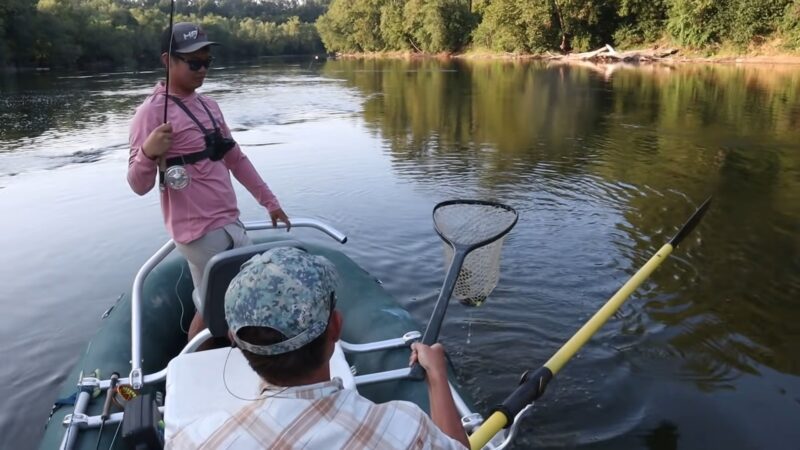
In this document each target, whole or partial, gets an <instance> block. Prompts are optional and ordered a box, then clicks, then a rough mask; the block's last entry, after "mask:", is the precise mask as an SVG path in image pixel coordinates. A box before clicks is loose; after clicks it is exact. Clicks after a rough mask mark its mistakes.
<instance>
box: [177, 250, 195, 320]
mask: <svg viewBox="0 0 800 450" xmlns="http://www.w3.org/2000/svg"><path fill="white" fill-rule="evenodd" d="M182 279H183V264H181V274H180V275H178V281H176V282H175V296H176V297H178V304H179V305H181V318H180V319H178V325H180V327H181V331H183V334H189V330H187V329H185V328H183V315H184V313H185V311H186V308H184V307H183V300H182V299H181V294H180V292H178V285H179V284H180V283H181V280H182ZM192 285H194V283H192ZM198 295H199V294H198Z"/></svg>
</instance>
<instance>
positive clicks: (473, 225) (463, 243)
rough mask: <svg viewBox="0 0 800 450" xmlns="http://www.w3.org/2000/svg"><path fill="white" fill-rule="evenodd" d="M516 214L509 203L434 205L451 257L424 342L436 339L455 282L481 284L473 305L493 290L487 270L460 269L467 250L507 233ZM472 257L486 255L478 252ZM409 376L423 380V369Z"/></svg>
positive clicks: (435, 223)
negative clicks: (479, 271) (481, 271)
mask: <svg viewBox="0 0 800 450" xmlns="http://www.w3.org/2000/svg"><path fill="white" fill-rule="evenodd" d="M517 217H518V214H517V212H516V211H515V210H514V209H513V208H511V207H510V206H506V205H503V204H500V203H496V202H487V201H482V200H449V201H446V202H441V203H439V204H437V205H436V206H435V207H434V208H433V226H434V228H435V229H436V232H437V233H438V234H439V236H440V237H441V238H442V240H444V241H445V242H446V243H447V244H449V245H450V247H451V249H452V251H453V260H452V261H451V262H450V267H449V268H448V269H447V276H446V277H445V279H444V283H443V285H442V290H441V291H440V292H439V298H438V299H437V300H436V306H435V307H434V308H433V313H432V314H431V318H430V320H429V321H428V327H427V328H426V329H425V334H424V335H423V336H422V343H423V344H425V345H433V344H434V343H435V342H436V340H437V339H438V338H439V330H440V329H441V327H442V320H444V315H445V312H447V303H448V302H449V301H450V296H451V295H452V293H453V289H454V288H455V287H456V285H457V284H458V283H461V284H470V285H476V284H477V285H480V286H479V289H477V290H476V293H475V294H473V295H474V296H475V297H476V298H475V299H474V300H473V301H472V303H474V304H480V303H482V302H483V300H484V299H485V298H486V296H488V295H489V293H490V292H491V291H492V289H494V283H491V282H489V283H486V282H485V281H487V280H488V281H491V280H489V279H490V278H491V277H488V276H487V275H488V274H487V273H478V271H469V272H467V271H466V270H465V271H464V272H461V266H462V265H463V264H464V261H465V259H466V257H467V255H468V254H469V253H470V252H472V251H473V250H476V249H479V248H481V247H485V246H487V245H489V244H491V243H493V242H496V241H497V240H498V239H500V238H502V237H503V236H505V235H506V234H508V232H509V231H511V229H512V228H514V225H515V224H516V223H517ZM498 251H499V249H498ZM474 256H476V257H478V258H481V257H482V256H484V257H485V255H479V254H475V255H474ZM495 282H496V279H495ZM408 376H409V378H411V379H414V380H422V379H424V378H425V370H424V369H423V368H422V366H420V365H419V364H414V366H413V367H412V368H411V372H410V373H409V375H408Z"/></svg>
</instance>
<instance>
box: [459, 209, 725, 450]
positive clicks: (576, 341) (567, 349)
mask: <svg viewBox="0 0 800 450" xmlns="http://www.w3.org/2000/svg"><path fill="white" fill-rule="evenodd" d="M710 204H711V197H709V198H708V199H706V201H705V202H703V204H702V205H700V207H699V208H697V209H696V210H695V212H694V214H692V216H691V217H689V220H687V221H686V223H684V224H683V226H682V227H681V229H680V230H678V233H677V234H675V237H673V238H672V239H670V241H669V242H667V243H666V244H664V245H663V246H662V247H661V248H660V249H659V250H658V251H657V252H656V254H655V255H653V256H652V257H651V258H650V259H649V260H648V261H647V262H646V263H645V264H644V265H643V266H642V267H641V268H640V269H639V270H638V271H637V272H636V273H635V274H633V276H632V277H631V278H630V279H629V280H628V281H627V282H626V283H625V284H624V285H623V286H622V287H621V288H620V289H619V290H618V291H617V293H616V294H614V295H613V296H612V297H611V298H610V299H608V301H607V302H606V304H605V305H603V307H602V308H600V309H599V310H598V311H597V312H596V313H595V314H594V316H592V318H591V319H589V320H588V321H587V322H586V323H585V324H584V325H583V326H582V327H581V329H580V330H578V331H577V332H576V333H575V334H574V335H573V336H572V337H571V338H570V339H569V340H568V341H567V342H566V343H565V344H564V345H563V346H561V348H560V349H558V351H557V352H556V353H555V354H554V355H553V356H552V357H550V359H549V360H548V361H547V362H546V363H544V365H543V366H542V367H540V368H538V369H536V370H535V371H533V372H530V371H527V372H525V373H524V374H523V375H522V378H521V380H520V385H519V387H517V389H516V390H515V391H514V392H512V393H511V395H509V396H508V397H507V398H506V399H505V401H503V403H502V404H501V405H500V406H497V407H496V408H494V410H493V412H492V414H491V415H490V416H489V418H488V419H487V420H486V421H485V422H484V423H483V424H482V425H481V426H480V427H479V428H478V429H477V430H475V432H474V433H472V435H470V437H469V444H470V448H471V449H472V450H478V449H480V448H482V447H483V446H484V445H486V443H488V442H489V441H490V440H491V439H492V437H494V435H495V434H497V433H498V432H499V431H500V430H501V429H503V428H505V427H506V426H508V425H511V424H512V423H513V421H514V418H515V417H516V416H517V414H518V413H519V412H520V411H522V410H523V409H524V408H526V407H528V406H529V405H531V404H532V403H533V401H535V400H536V399H538V398H539V397H541V396H542V394H544V390H545V388H546V387H547V383H549V382H550V380H552V379H553V376H555V374H556V373H558V371H559V370H561V368H562V367H564V365H565V364H566V363H567V362H568V361H569V360H570V359H571V358H572V357H573V356H575V353H577V352H578V350H580V349H581V347H583V346H584V344H586V342H588V341H589V339H591V338H592V336H593V335H594V334H595V333H596V332H597V331H598V330H599V329H600V327H602V326H603V325H604V324H605V323H606V321H608V319H609V318H610V317H611V316H612V315H613V314H614V313H615V312H617V310H618V309H619V308H620V307H621V306H622V304H623V303H625V301H626V300H627V299H628V297H629V296H630V295H631V294H632V293H633V292H634V291H635V290H636V289H637V288H638V287H639V286H640V285H641V284H642V283H643V282H644V281H645V280H646V279H647V277H649V276H650V274H652V273H653V271H654V270H656V268H658V266H659V265H660V264H661V263H662V262H664V260H665V259H667V257H669V255H670V253H672V251H673V250H674V249H675V248H676V247H677V246H678V245H679V244H680V243H681V241H683V239H684V238H686V236H688V235H689V233H691V232H692V230H694V228H695V227H696V226H697V224H698V223H700V219H702V218H703V215H704V214H705V213H706V210H708V207H709V205H710Z"/></svg>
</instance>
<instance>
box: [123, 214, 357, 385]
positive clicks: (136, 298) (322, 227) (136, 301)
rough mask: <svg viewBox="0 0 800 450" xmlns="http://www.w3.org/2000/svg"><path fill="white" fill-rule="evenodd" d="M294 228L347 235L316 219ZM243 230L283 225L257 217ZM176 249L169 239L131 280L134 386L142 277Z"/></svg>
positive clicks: (138, 372)
mask: <svg viewBox="0 0 800 450" xmlns="http://www.w3.org/2000/svg"><path fill="white" fill-rule="evenodd" d="M292 226H293V227H294V228H313V229H316V230H319V231H322V232H323V233H325V234H327V235H328V236H330V237H331V238H333V239H334V240H336V241H338V242H339V243H342V244H344V243H345V242H347V236H345V235H344V233H342V232H341V231H339V230H337V229H336V228H334V227H332V226H330V225H328V224H326V223H324V222H321V221H319V220H316V219H304V218H298V219H294V220H293V221H292ZM244 227H245V229H246V230H267V229H272V228H278V229H281V228H286V224H283V223H280V224H278V226H277V227H273V226H272V223H271V222H267V221H266V220H258V221H253V222H247V223H245V224H244ZM174 249H175V242H174V241H173V240H172V239H170V240H169V241H167V242H166V243H165V244H164V245H162V246H161V248H160V249H158V251H157V252H155V253H154V254H153V256H151V257H150V258H149V259H148V260H147V262H145V263H144V265H143V266H142V267H141V268H140V269H139V271H138V272H137V273H136V278H134V280H133V290H132V293H131V373H130V376H129V380H127V381H129V382H130V385H131V386H132V387H133V388H134V389H141V388H142V386H144V384H145V378H146V377H145V376H144V375H143V373H142V314H141V309H142V292H143V291H144V280H145V278H147V275H149V274H150V272H151V271H152V270H153V269H154V268H155V267H156V266H157V265H158V263H160V262H161V261H163V260H164V258H166V257H167V255H169V254H170V252H172V250H174Z"/></svg>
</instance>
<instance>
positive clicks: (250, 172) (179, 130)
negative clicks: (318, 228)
mask: <svg viewBox="0 0 800 450" xmlns="http://www.w3.org/2000/svg"><path fill="white" fill-rule="evenodd" d="M164 91H165V89H164V84H163V83H158V84H157V85H156V87H155V90H154V91H153V94H152V95H150V96H149V97H148V98H147V99H146V100H145V101H144V103H142V104H141V105H140V106H139V107H138V108H137V109H136V114H135V115H134V117H133V121H132V122H131V128H130V158H129V159H128V184H130V186H131V189H133V191H134V192H136V193H137V194H139V195H144V194H146V193H147V192H149V191H150V190H151V189H153V187H154V186H155V185H156V183H157V178H158V163H157V161H155V160H152V159H150V158H148V157H147V155H145V154H144V151H142V146H143V145H144V142H145V140H147V137H148V136H149V135H150V132H152V131H153V130H154V129H155V128H156V127H158V126H159V125H161V124H162V123H163V120H164V100H165V99H166V97H165V96H164V93H165V92H164ZM178 97H179V98H180V100H181V101H182V102H183V103H184V104H185V105H186V106H187V107H188V108H189V110H190V111H192V114H194V115H195V117H197V119H198V120H199V121H200V123H202V124H203V126H204V127H205V128H206V129H207V130H209V131H211V130H213V129H214V126H213V125H212V123H211V119H210V118H209V117H208V114H207V113H206V111H205V109H203V106H202V105H201V104H200V101H199V100H198V97H201V96H200V94H197V93H192V94H190V95H188V96H185V97H180V96H178ZM202 100H203V103H205V105H206V106H207V107H208V109H209V110H210V111H211V114H212V115H213V116H214V120H215V121H216V122H217V125H219V127H220V129H221V131H222V133H223V134H224V135H225V136H230V135H231V133H230V130H229V129H228V125H227V124H226V123H225V119H224V118H223V117H222V111H220V109H219V106H218V105H217V102H215V101H214V100H212V99H210V98H208V97H206V96H202ZM167 121H168V122H170V123H171V124H172V147H171V148H170V149H169V150H168V151H167V154H166V155H165V158H172V157H174V156H180V155H186V154H189V153H194V152H198V151H201V150H203V149H204V148H205V139H204V136H203V132H202V130H200V129H199V128H198V127H197V124H196V123H195V122H194V121H193V120H192V119H191V118H189V116H188V115H187V114H186V112H184V111H183V110H182V109H181V108H180V107H178V106H177V105H176V104H175V103H174V102H173V101H172V100H170V101H169V105H168V110H167ZM186 171H187V173H188V174H189V178H190V181H189V185H188V186H187V187H186V188H184V189H182V190H174V189H170V188H166V189H164V190H162V191H161V211H162V213H163V214H164V224H165V225H166V227H167V231H168V232H169V234H170V235H171V236H172V238H173V239H174V240H175V241H176V242H180V243H182V244H185V243H189V242H191V241H193V240H195V239H198V238H200V237H202V236H203V235H205V234H206V233H208V232H209V231H212V230H216V229H218V228H221V227H223V226H225V225H228V224H230V223H233V222H235V221H236V220H238V219H239V208H238V207H237V205H236V194H235V193H234V190H233V184H232V183H231V177H230V174H231V173H233V176H235V177H236V179H237V180H239V182H240V183H242V185H244V187H245V188H247V190H248V191H249V192H250V193H251V194H252V195H253V197H255V199H256V200H257V201H258V203H259V204H260V205H262V206H264V207H265V208H267V210H268V211H270V212H272V211H275V210H277V209H279V208H280V204H279V203H278V200H277V199H276V198H275V195H274V194H273V193H272V191H270V189H269V187H268V186H267V184H266V183H265V182H264V180H262V179H261V176H259V174H258V172H256V169H255V167H253V164H252V163H251V162H250V160H249V159H247V156H245V154H244V153H243V152H242V150H241V149H240V148H239V145H238V144H237V145H236V146H234V147H233V148H232V149H231V150H230V151H228V152H227V153H226V154H225V157H224V158H223V159H222V160H221V161H216V162H215V161H211V160H210V159H204V160H202V161H199V162H196V163H194V164H188V165H186Z"/></svg>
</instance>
